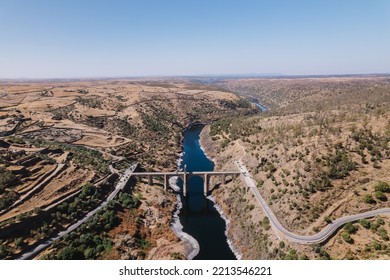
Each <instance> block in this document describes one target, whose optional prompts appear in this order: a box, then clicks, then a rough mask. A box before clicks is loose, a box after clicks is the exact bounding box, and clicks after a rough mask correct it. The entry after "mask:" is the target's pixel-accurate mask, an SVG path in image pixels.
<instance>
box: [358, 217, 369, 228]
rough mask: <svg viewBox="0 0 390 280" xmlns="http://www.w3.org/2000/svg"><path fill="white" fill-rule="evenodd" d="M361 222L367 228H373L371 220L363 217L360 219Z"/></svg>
mask: <svg viewBox="0 0 390 280" xmlns="http://www.w3.org/2000/svg"><path fill="white" fill-rule="evenodd" d="M359 222H360V224H361V225H362V227H364V228H366V229H370V228H371V223H370V221H369V220H367V219H362V220H360V221H359Z"/></svg>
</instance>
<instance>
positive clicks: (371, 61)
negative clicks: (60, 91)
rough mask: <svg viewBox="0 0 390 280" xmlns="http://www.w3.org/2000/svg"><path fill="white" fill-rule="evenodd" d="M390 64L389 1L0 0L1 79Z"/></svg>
mask: <svg viewBox="0 0 390 280" xmlns="http://www.w3.org/2000/svg"><path fill="white" fill-rule="evenodd" d="M243 73H283V74H341V73H390V1H388V0H365V1H364V0H343V1H341V0H316V1H314V0H304V1H300V0H294V1H293V0H285V1H282V0H252V1H249V0H237V1H228V0H207V1H204V0H160V1H157V0H155V1H153V0H128V1H124V0H123V1H121V0H112V1H109V0H94V1H92V0H91V1H86V0H85V1H82V0H77V1H76V0H61V1H59V0H34V1H32V0H24V1H23V0H0V78H20V77H26V78H55V77H64V78H65V77H96V76H139V75H141V76H142V75H196V74H243Z"/></svg>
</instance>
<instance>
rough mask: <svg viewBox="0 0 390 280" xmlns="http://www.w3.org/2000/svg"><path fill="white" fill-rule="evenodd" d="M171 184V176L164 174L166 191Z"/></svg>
mask: <svg viewBox="0 0 390 280" xmlns="http://www.w3.org/2000/svg"><path fill="white" fill-rule="evenodd" d="M168 185H169V176H168V175H167V174H164V191H167V190H168Z"/></svg>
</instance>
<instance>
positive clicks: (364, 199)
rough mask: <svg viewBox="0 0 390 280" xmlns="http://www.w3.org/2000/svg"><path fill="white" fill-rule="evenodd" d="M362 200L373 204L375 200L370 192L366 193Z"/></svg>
mask: <svg viewBox="0 0 390 280" xmlns="http://www.w3.org/2000/svg"><path fill="white" fill-rule="evenodd" d="M363 201H364V202H365V203H368V204H375V203H376V201H375V199H374V198H373V197H372V195H370V194H366V195H365V196H364V197H363Z"/></svg>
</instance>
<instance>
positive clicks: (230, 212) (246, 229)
mask: <svg viewBox="0 0 390 280" xmlns="http://www.w3.org/2000/svg"><path fill="white" fill-rule="evenodd" d="M209 132H210V127H209V126H206V127H205V128H204V129H203V131H202V133H201V135H200V142H201V145H202V147H203V149H204V151H205V152H206V153H207V155H208V156H209V157H210V158H211V159H212V160H213V161H214V162H215V166H216V169H218V170H235V168H236V167H235V166H234V163H233V161H234V160H235V159H238V158H239V157H240V156H241V155H242V150H241V148H240V147H239V146H238V145H233V146H231V147H230V148H229V151H228V153H227V152H224V151H223V150H222V149H221V148H220V146H219V143H218V142H215V141H213V140H212V139H211V137H210V134H209ZM212 183H213V185H214V187H213V188H212V192H211V195H212V197H213V201H215V203H216V205H217V206H218V207H219V208H220V209H221V211H222V212H223V214H224V216H225V217H226V219H227V220H228V221H229V223H228V228H227V231H226V235H227V238H228V241H229V243H230V246H231V247H232V249H233V251H234V252H235V255H236V257H237V258H240V259H272V258H275V254H277V251H275V250H274V248H275V247H277V246H278V243H279V241H278V239H277V237H276V236H275V235H274V234H273V232H272V229H271V228H270V226H269V224H267V223H266V220H264V215H263V213H262V211H261V209H260V208H259V207H257V205H256V201H255V199H254V197H253V195H252V194H251V193H248V192H247V191H246V190H245V188H244V187H243V186H242V184H241V182H240V178H237V179H236V180H234V181H230V182H227V184H226V185H219V182H217V180H214V181H213V182H212Z"/></svg>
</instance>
